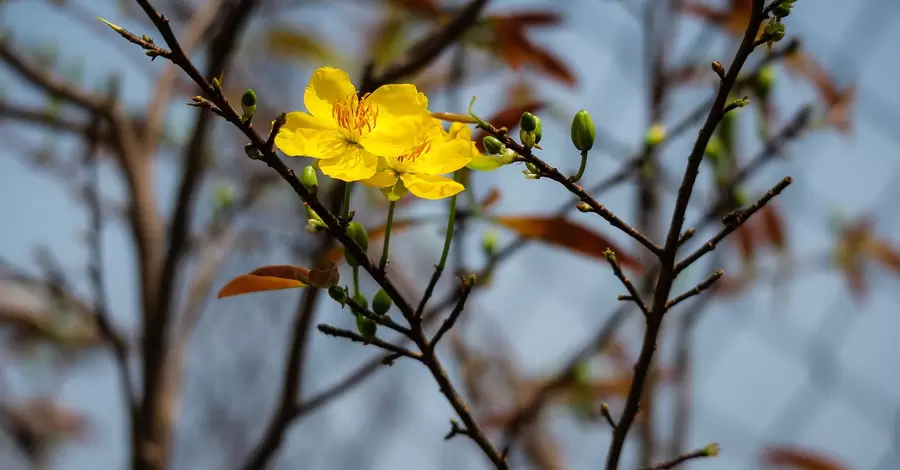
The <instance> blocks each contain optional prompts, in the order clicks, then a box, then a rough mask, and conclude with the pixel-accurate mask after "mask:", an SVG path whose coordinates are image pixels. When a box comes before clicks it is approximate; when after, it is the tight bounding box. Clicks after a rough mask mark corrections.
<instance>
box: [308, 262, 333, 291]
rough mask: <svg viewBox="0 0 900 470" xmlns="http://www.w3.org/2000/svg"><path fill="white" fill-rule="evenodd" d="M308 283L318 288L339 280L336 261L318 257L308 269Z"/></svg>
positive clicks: (329, 285) (326, 286) (331, 284)
mask: <svg viewBox="0 0 900 470" xmlns="http://www.w3.org/2000/svg"><path fill="white" fill-rule="evenodd" d="M308 277H309V285H310V286H312V287H318V288H328V287H331V286H334V285H337V283H339V282H341V272H340V271H339V270H338V266H337V263H335V262H334V261H331V260H329V259H320V260H319V261H317V262H316V264H315V265H314V266H313V268H312V269H310V270H309V276H308Z"/></svg>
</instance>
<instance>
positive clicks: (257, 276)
mask: <svg viewBox="0 0 900 470" xmlns="http://www.w3.org/2000/svg"><path fill="white" fill-rule="evenodd" d="M308 277H309V270H308V269H306V268H301V267H299V266H289V265H277V266H264V267H262V268H258V269H255V270H253V271H251V272H250V273H249V274H244V275H242V276H238V277H236V278H234V279H232V280H231V281H229V282H228V283H227V284H225V286H224V287H222V289H221V290H220V291H219V294H218V296H217V298H219V299H221V298H223V297H231V296H235V295H242V294H250V293H253V292H265V291H270V290H279V289H291V288H294V287H306V284H305V283H304V282H303V281H301V280H300V279H307V278H308Z"/></svg>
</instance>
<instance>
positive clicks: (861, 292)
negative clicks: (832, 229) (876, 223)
mask: <svg viewBox="0 0 900 470" xmlns="http://www.w3.org/2000/svg"><path fill="white" fill-rule="evenodd" d="M872 229H873V225H872V221H871V220H869V219H861V220H858V221H856V222H852V223H850V224H847V225H846V226H844V227H843V228H842V229H841V231H840V233H839V235H838V240H837V243H836V245H835V249H834V259H835V264H836V265H837V267H838V269H840V270H841V274H842V276H843V277H844V278H845V279H846V280H847V286H848V287H849V289H850V293H851V294H852V295H853V296H854V297H855V298H856V299H857V300H862V299H863V298H864V297H865V294H866V293H867V288H866V283H865V272H864V270H863V256H862V255H863V254H864V250H865V248H866V246H867V245H869V244H870V242H871V240H872Z"/></svg>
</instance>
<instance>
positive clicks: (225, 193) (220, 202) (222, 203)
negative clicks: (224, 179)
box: [213, 183, 234, 209]
mask: <svg viewBox="0 0 900 470" xmlns="http://www.w3.org/2000/svg"><path fill="white" fill-rule="evenodd" d="M213 191H214V192H215V196H214V199H215V205H216V207H217V208H219V209H225V208H228V207H230V206H231V204H232V203H233V202H234V187H233V186H231V185H228V184H224V183H222V184H217V185H216V186H215V189H214V190H213Z"/></svg>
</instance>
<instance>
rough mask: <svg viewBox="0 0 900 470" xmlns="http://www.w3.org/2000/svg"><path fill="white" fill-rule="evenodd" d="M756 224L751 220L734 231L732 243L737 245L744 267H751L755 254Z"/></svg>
mask: <svg viewBox="0 0 900 470" xmlns="http://www.w3.org/2000/svg"><path fill="white" fill-rule="evenodd" d="M755 229H756V224H754V221H753V220H750V221H747V222H745V223H744V224H743V225H741V226H740V227H739V228H738V229H737V230H735V231H734V242H735V243H737V246H738V251H739V252H740V254H741V261H743V262H744V266H751V265H753V262H754V260H755V256H754V255H755V254H756V236H757V235H756V230H755Z"/></svg>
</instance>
